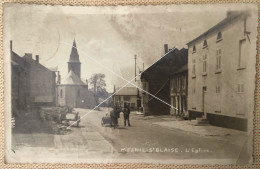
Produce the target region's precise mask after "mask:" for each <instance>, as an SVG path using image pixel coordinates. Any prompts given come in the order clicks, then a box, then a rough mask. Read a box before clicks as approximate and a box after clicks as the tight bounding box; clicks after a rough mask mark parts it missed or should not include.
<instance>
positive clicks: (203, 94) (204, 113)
mask: <svg viewBox="0 0 260 169" xmlns="http://www.w3.org/2000/svg"><path fill="white" fill-rule="evenodd" d="M206 92H207V86H203V87H202V112H203V118H206V117H207V113H206V110H205V102H206V100H205V95H206Z"/></svg>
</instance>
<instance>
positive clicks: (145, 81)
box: [141, 44, 188, 115]
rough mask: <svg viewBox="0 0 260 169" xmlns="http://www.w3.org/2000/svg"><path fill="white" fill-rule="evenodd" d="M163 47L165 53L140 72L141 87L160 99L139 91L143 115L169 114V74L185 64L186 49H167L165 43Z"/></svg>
mask: <svg viewBox="0 0 260 169" xmlns="http://www.w3.org/2000/svg"><path fill="white" fill-rule="evenodd" d="M164 49H165V55H164V56H163V57H162V59H160V60H159V61H158V62H156V63H155V64H153V65H152V66H151V67H149V68H148V69H146V70H145V71H144V72H143V73H142V74H141V82H142V89H144V90H145V91H147V92H149V93H150V94H152V95H154V96H156V97H157V98H159V99H160V100H159V99H156V98H154V97H153V96H151V95H149V94H147V93H146V92H141V97H142V107H143V113H144V115H168V114H170V108H171V105H170V104H171V98H170V92H169V91H170V75H171V74H172V73H174V72H175V71H177V70H178V69H179V68H181V67H182V66H184V65H185V64H187V60H188V58H187V57H188V54H187V49H184V48H183V49H181V50H178V49H177V48H174V49H171V50H168V45H167V44H165V45H164ZM166 103H167V104H166Z"/></svg>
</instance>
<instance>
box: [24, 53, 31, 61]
mask: <svg viewBox="0 0 260 169" xmlns="http://www.w3.org/2000/svg"><path fill="white" fill-rule="evenodd" d="M24 58H25V59H26V60H31V59H32V54H31V53H25V54H24Z"/></svg>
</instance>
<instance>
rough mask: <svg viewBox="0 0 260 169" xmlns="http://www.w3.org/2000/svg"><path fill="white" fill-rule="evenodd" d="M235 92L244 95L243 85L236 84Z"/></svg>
mask: <svg viewBox="0 0 260 169" xmlns="http://www.w3.org/2000/svg"><path fill="white" fill-rule="evenodd" d="M237 92H238V93H244V84H237Z"/></svg>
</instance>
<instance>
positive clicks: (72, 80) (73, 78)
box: [61, 71, 85, 85]
mask: <svg viewBox="0 0 260 169" xmlns="http://www.w3.org/2000/svg"><path fill="white" fill-rule="evenodd" d="M61 85H85V83H84V82H83V81H82V80H81V79H80V78H79V77H78V76H77V75H76V74H75V73H74V72H73V71H70V72H69V73H68V74H67V76H66V77H65V78H64V79H63V80H62V81H61Z"/></svg>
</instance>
